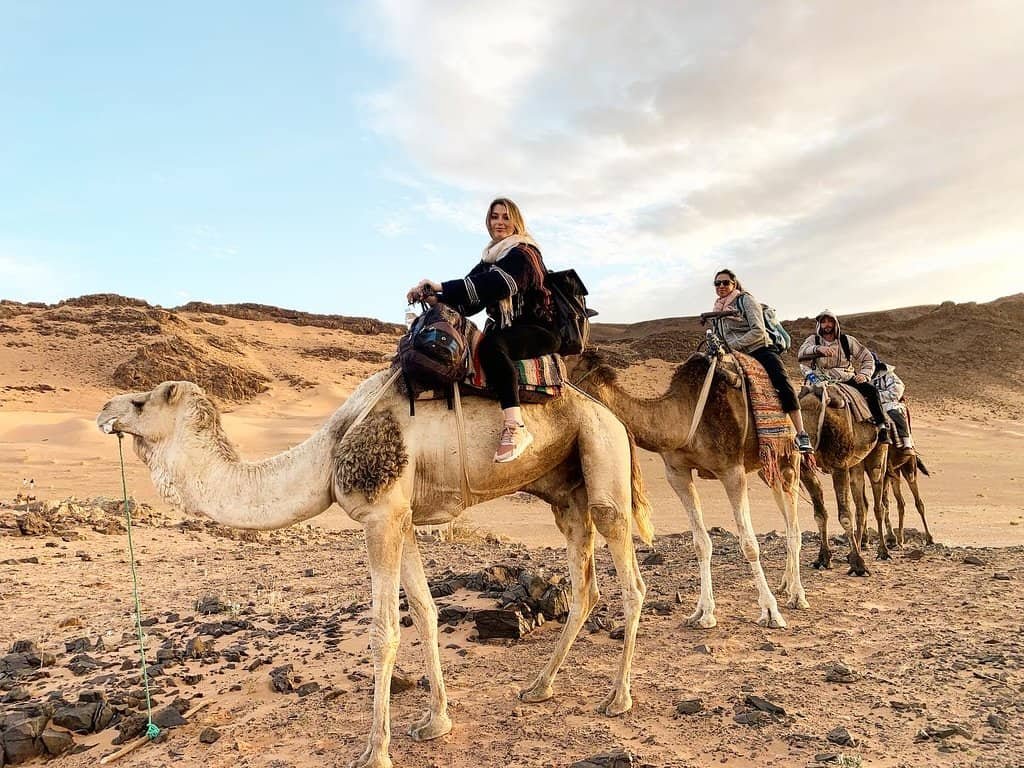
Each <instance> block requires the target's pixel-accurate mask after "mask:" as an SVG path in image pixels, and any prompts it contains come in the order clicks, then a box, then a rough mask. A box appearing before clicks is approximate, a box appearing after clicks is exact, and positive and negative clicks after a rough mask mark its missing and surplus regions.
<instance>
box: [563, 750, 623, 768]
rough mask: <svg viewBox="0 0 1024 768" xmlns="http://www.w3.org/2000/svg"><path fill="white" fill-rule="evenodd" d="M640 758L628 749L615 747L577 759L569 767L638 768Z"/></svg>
mask: <svg viewBox="0 0 1024 768" xmlns="http://www.w3.org/2000/svg"><path fill="white" fill-rule="evenodd" d="M639 766H640V758H639V757H638V756H637V755H634V754H633V753H632V752H630V751H629V750H628V749H625V750H624V749H616V750H615V751H613V752H602V753H601V754H599V755H594V756H593V757H588V758H586V759H585V760H578V761H576V762H575V763H573V764H572V765H571V766H569V768H639Z"/></svg>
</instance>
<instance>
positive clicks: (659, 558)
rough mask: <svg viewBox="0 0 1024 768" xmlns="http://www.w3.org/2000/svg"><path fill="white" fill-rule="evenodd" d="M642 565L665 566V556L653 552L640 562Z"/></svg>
mask: <svg viewBox="0 0 1024 768" xmlns="http://www.w3.org/2000/svg"><path fill="white" fill-rule="evenodd" d="M640 564H641V565H664V564H665V556H664V555H663V554H661V552H651V553H650V554H649V555H647V556H646V557H645V558H644V559H643V560H641V561H640Z"/></svg>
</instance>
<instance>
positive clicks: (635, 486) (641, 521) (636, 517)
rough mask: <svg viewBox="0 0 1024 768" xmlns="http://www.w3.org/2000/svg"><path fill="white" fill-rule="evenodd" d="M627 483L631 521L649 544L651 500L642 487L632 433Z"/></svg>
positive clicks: (651, 533) (652, 534) (652, 529)
mask: <svg viewBox="0 0 1024 768" xmlns="http://www.w3.org/2000/svg"><path fill="white" fill-rule="evenodd" d="M629 473H630V477H629V485H630V495H631V497H632V499H631V500H632V503H633V522H634V523H636V533H637V535H638V536H639V537H640V538H641V539H643V541H644V543H646V544H650V543H651V542H652V541H654V524H653V523H652V522H651V502H650V499H648V498H647V491H646V490H645V489H644V477H643V475H642V474H640V462H639V461H638V460H637V455H636V442H635V441H634V440H633V435H632V434H630V435H629Z"/></svg>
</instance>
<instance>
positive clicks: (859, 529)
mask: <svg viewBox="0 0 1024 768" xmlns="http://www.w3.org/2000/svg"><path fill="white" fill-rule="evenodd" d="M800 410H801V411H803V414H804V423H805V424H807V432H808V434H809V435H810V437H811V442H812V443H813V444H814V445H815V446H816V449H815V451H814V457H815V459H816V461H817V464H818V468H819V469H820V470H822V471H823V472H827V473H828V474H830V475H832V486H833V488H834V489H835V494H836V504H837V506H838V508H839V523H840V525H842V526H843V530H844V531H846V538H847V540H848V541H849V542H850V552H849V554H847V556H846V561H847V562H848V563H849V564H850V570H849V574H850V575H852V576H868V575H870V571H868V569H867V566H866V565H865V564H864V558H863V556H862V555H861V547H862V546H863V537H864V535H865V531H866V529H867V497H866V495H865V488H864V476H865V474H866V475H867V476H868V478H869V479H870V483H871V490H872V495H873V496H874V511H875V519H876V520H877V522H878V529H879V530H882V525H883V519H882V514H883V503H882V490H883V487H884V485H883V483H884V475H885V467H886V461H887V454H888V447H889V446H888V444H887V443H879V442H878V429H877V428H876V427H875V426H874V425H873V424H870V423H868V422H863V421H857V422H854V421H852V419H851V418H850V416H849V411H848V410H847V408H845V407H842V408H834V407H831V406H829V407H826V408H825V418H824V421H823V422H822V425H821V436H820V439H819V435H818V423H819V421H821V399H820V396H819V395H817V394H813V393H811V394H806V395H804V396H803V397H801V398H800ZM800 479H801V481H802V482H803V484H804V487H805V488H806V489H807V492H808V493H809V494H810V496H811V503H812V505H813V506H814V520H815V522H817V524H818V532H819V534H820V535H821V548H820V550H819V552H818V559H817V560H815V561H814V563H813V566H814V567H815V568H818V569H822V568H830V567H831V566H832V550H831V549H830V548H829V543H828V511H827V510H826V509H825V499H824V494H823V493H822V490H821V483H819V482H818V476H817V472H816V471H815V470H814V469H813V468H812V467H810V466H808V464H807V463H806V462H805V463H803V464H802V465H801V467H800ZM851 489H852V493H853V501H854V506H855V512H856V517H855V518H854V517H851V515H850V495H851ZM877 557H878V559H879V560H888V559H889V551H888V548H887V547H886V543H885V538H884V537H882V536H880V537H879V542H878V551H877Z"/></svg>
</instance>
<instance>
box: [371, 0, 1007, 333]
mask: <svg viewBox="0 0 1024 768" xmlns="http://www.w3.org/2000/svg"><path fill="white" fill-rule="evenodd" d="M364 21H365V23H366V24H367V25H370V24H372V28H373V32H372V33H371V32H367V35H368V36H370V35H371V34H372V40H373V41H374V44H375V45H377V46H378V47H379V49H380V50H382V51H383V52H384V53H385V54H386V55H388V56H389V57H391V58H392V59H393V60H394V61H395V62H396V63H397V65H398V68H397V75H396V77H395V78H394V79H393V80H392V81H391V82H389V83H388V84H387V85H386V86H385V87H383V88H381V89H380V90H378V91H377V92H375V93H373V94H371V95H370V96H369V97H368V98H367V100H366V101H365V102H364V108H365V110H366V114H367V119H368V120H369V121H370V122H371V124H372V125H373V126H374V128H375V129H376V130H377V131H378V132H380V133H381V134H382V135H384V136H387V137H389V138H390V139H392V140H394V141H395V142H397V143H398V145H399V146H400V147H401V148H402V149H403V150H404V152H405V154H406V155H407V156H408V157H409V158H411V159H412V161H413V162H414V164H415V167H416V169H417V171H416V172H417V173H418V174H420V175H421V177H422V178H421V179H420V181H419V182H418V183H419V184H420V185H421V191H420V192H419V195H420V197H419V198H418V199H419V202H416V203H413V204H411V205H414V206H417V207H418V212H419V214H421V215H427V216H431V217H436V218H437V219H438V220H446V221H451V222H452V223H453V224H456V222H457V224H456V225H457V226H460V227H462V226H469V225H470V224H471V225H472V226H473V227H474V228H476V230H478V228H479V224H478V220H479V208H480V207H481V206H482V204H483V203H481V202H480V201H481V200H485V199H486V198H487V197H489V196H490V195H491V194H492V193H493V192H494V191H495V189H496V188H497V189H498V190H500V191H502V192H505V193H507V194H509V195H510V196H512V197H514V198H516V199H517V200H519V201H520V202H521V203H522V204H523V207H524V210H525V212H526V214H527V218H528V220H529V221H530V223H531V227H532V228H533V229H534V230H535V232H543V233H544V238H543V245H544V247H545V254H546V256H547V258H548V260H549V261H555V262H561V263H563V264H564V263H566V262H571V263H573V264H576V265H577V266H580V267H587V266H591V267H606V268H609V269H611V270H612V272H611V273H609V274H610V275H611V277H609V278H602V280H601V281H600V286H601V287H599V288H598V289H597V290H596V291H595V294H596V295H595V297H594V298H595V303H601V304H602V305H603V306H607V307H609V308H610V309H611V311H609V312H607V313H606V314H608V315H611V317H609V318H608V319H609V320H612V319H614V320H624V319H641V317H648V316H653V315H655V314H657V313H664V312H666V311H668V310H671V309H673V308H675V310H676V311H674V312H669V313H670V314H690V313H694V312H696V311H699V309H700V308H701V306H703V304H705V303H707V302H708V301H710V298H709V295H710V291H705V290H704V288H705V287H706V284H708V283H709V280H710V272H709V271H710V270H714V269H716V268H717V267H718V266H719V265H721V264H723V263H729V264H731V265H732V266H733V267H734V268H736V269H737V270H738V271H740V272H741V273H742V274H743V275H744V276H749V277H750V278H753V279H750V280H748V282H750V283H752V284H757V285H759V286H763V291H764V292H765V293H770V296H768V295H766V296H765V299H769V298H770V299H771V300H772V301H773V302H774V303H776V304H778V305H779V306H780V307H782V308H788V309H789V310H790V311H791V312H793V313H804V314H806V313H808V312H813V311H814V309H813V307H816V306H817V305H818V304H820V303H821V301H822V300H823V299H824V300H827V302H828V303H830V304H836V305H838V304H840V303H841V302H840V301H838V300H837V297H834V296H822V295H821V294H822V293H825V292H832V291H836V292H842V291H846V292H851V291H853V292H859V293H860V295H859V296H856V297H855V299H856V301H859V302H861V303H860V304H859V305H857V306H858V307H859V308H861V309H868V308H872V307H879V306H895V305H899V304H900V303H901V299H902V297H903V296H904V295H906V291H905V287H901V286H900V285H898V284H897V283H896V282H894V281H893V279H892V278H894V277H907V276H913V279H914V280H915V281H917V282H916V284H915V286H914V293H915V295H920V294H922V293H924V294H927V295H928V296H929V297H930V299H929V300H931V301H941V300H943V299H946V298H969V297H970V296H968V295H967V294H965V293H963V290H965V289H966V286H968V285H969V286H970V290H972V291H975V292H976V295H977V296H980V295H983V294H988V295H989V296H995V295H999V294H1000V293H1010V292H1013V291H1014V290H1017V289H1018V288H1019V285H1018V286H1017V287H1014V286H1010V285H1007V286H1005V290H1004V289H1003V285H1002V283H1001V282H1000V278H999V277H998V276H997V274H996V273H998V272H999V267H1000V266H1001V265H1004V264H1009V261H1006V262H1003V261H1002V259H1004V258H1005V259H1010V258H1015V256H1011V255H1009V253H1008V251H1007V250H1006V248H1005V247H1000V248H995V249H992V248H989V250H987V251H986V252H987V253H991V254H994V255H993V259H994V261H989V262H986V263H988V264H989V267H992V270H991V271H992V273H993V274H990V275H988V276H975V277H973V278H972V279H971V280H969V281H964V282H963V283H959V282H955V283H954V284H950V283H949V274H948V273H943V272H936V273H935V274H929V271H928V265H929V263H931V262H932V261H933V260H935V259H936V258H940V257H941V259H943V260H945V261H950V260H952V261H956V260H957V259H960V260H961V262H962V263H964V264H965V265H966V264H968V263H970V260H972V259H973V258H975V257H976V255H977V253H978V252H979V250H981V251H985V249H986V248H987V246H985V245H984V243H995V242H1000V243H1004V244H1005V243H1006V242H1009V241H1010V240H1012V237H1011V235H1012V233H1013V232H1019V231H1021V230H1022V229H1024V199H1022V198H1024V157H1022V153H1021V152H1020V151H1019V146H1018V145H1019V139H1018V134H1019V126H1020V125H1022V124H1024V57H1021V56H1020V54H1019V41H1020V40H1021V39H1024V11H1022V10H1021V9H1020V7H1019V5H1017V4H1015V3H1012V2H982V3H978V4H971V5H970V6H967V5H962V4H957V3H928V4H918V3H904V4H899V3H897V4H892V3H890V4H874V5H872V4H843V3H827V4H826V3H820V4H807V3H797V2H788V3H787V2H780V3H769V4H765V3H758V2H754V0H727V1H726V2H722V3H717V4H690V3H678V2H674V1H672V0H665V1H664V2H645V3H636V4H622V3H617V2H615V3H613V2H610V1H603V0H589V1H588V2H566V3H558V4H547V3H525V4H519V3H511V4H506V5H504V6H503V7H502V12H501V13H495V11H494V9H493V7H490V6H486V5H481V4H466V3H459V2H454V0H449V1H448V2H429V3H428V2H425V1H423V2H418V3H417V2H401V3H399V2H397V0H388V1H383V0H382V1H381V2H378V3H377V4H376V5H375V6H374V11H373V12H372V13H371V14H370V15H369V16H368V17H367V18H366V19H364ZM368 29H369V26H368ZM409 189H410V190H412V189H413V186H412V184H410V185H409ZM429 189H444V190H446V192H445V195H446V197H443V198H442V197H439V196H438V194H437V193H429V197H428V192H427V191H426V190H429ZM999 254H1004V255H999ZM645 275H648V276H647V277H645ZM886 276H888V278H886ZM670 280H671V281H679V283H678V286H677V289H676V290H675V292H674V293H673V291H672V290H671V289H669V288H667V287H666V286H665V284H666V281H670ZM645 281H647V282H645ZM816 281H818V282H816ZM684 284H685V285H689V284H699V285H700V286H701V288H700V289H699V294H697V293H696V292H695V294H694V295H695V300H697V301H698V304H696V305H694V306H690V307H685V308H683V307H677V297H678V296H680V295H682V293H683V292H684V291H683V289H682V287H681V286H682V285H684ZM808 286H812V287H813V290H814V293H810V292H809V291H810V290H812V289H809V288H808ZM868 286H870V290H868V289H867V288H868ZM647 290H649V291H651V296H652V297H654V296H663V298H661V299H657V300H644V299H643V297H642V295H641V294H642V292H643V291H647ZM686 290H687V291H688V289H686ZM623 295H629V296H630V299H629V300H628V301H625V300H623V298H622V296H623ZM698 295H699V299H697V298H696V297H697V296H698ZM854 303H855V302H854ZM612 308H614V309H612ZM640 308H642V309H640ZM641 311H642V313H643V314H642V315H641V314H638V313H639V312H641ZM620 313H621V314H620Z"/></svg>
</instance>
